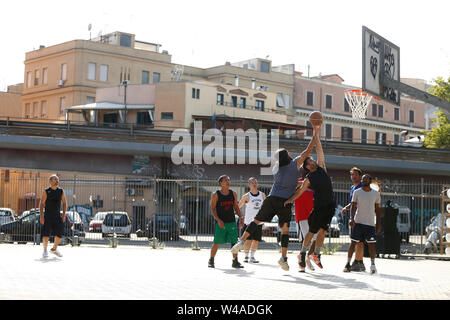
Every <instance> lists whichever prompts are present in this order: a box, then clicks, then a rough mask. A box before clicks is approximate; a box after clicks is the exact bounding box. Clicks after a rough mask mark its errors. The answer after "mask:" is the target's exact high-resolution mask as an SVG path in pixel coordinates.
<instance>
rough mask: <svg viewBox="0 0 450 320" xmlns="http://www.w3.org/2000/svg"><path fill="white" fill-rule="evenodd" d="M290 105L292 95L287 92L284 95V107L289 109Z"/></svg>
mask: <svg viewBox="0 0 450 320" xmlns="http://www.w3.org/2000/svg"><path fill="white" fill-rule="evenodd" d="M290 106H291V96H290V95H288V94H285V95H284V107H285V108H286V109H289V108H290Z"/></svg>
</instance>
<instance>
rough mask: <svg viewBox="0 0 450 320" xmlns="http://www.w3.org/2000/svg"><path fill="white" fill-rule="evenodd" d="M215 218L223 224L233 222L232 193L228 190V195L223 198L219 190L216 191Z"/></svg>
mask: <svg viewBox="0 0 450 320" xmlns="http://www.w3.org/2000/svg"><path fill="white" fill-rule="evenodd" d="M217 197H218V200H217V206H216V212H217V216H218V217H219V219H220V220H222V221H223V222H224V223H229V222H235V218H234V193H233V190H231V189H229V190H228V194H227V195H226V196H224V195H223V194H222V193H221V192H220V190H217Z"/></svg>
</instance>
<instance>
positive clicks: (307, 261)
mask: <svg viewBox="0 0 450 320" xmlns="http://www.w3.org/2000/svg"><path fill="white" fill-rule="evenodd" d="M306 266H307V267H308V269H309V270H311V271H314V270H315V269H314V266H313V265H312V263H311V257H310V256H306Z"/></svg>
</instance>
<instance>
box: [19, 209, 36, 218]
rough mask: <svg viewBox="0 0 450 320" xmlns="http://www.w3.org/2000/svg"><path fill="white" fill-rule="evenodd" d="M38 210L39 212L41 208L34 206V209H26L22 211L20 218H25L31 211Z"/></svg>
mask: <svg viewBox="0 0 450 320" xmlns="http://www.w3.org/2000/svg"><path fill="white" fill-rule="evenodd" d="M36 212H37V213H39V208H33V209H30V210H25V211H24V212H22V214H21V215H20V216H19V217H18V218H24V217H26V216H27V215H29V214H30V213H36Z"/></svg>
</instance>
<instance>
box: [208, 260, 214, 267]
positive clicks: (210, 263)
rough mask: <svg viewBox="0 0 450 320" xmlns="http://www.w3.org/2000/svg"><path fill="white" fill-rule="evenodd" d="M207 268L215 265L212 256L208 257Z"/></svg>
mask: <svg viewBox="0 0 450 320" xmlns="http://www.w3.org/2000/svg"><path fill="white" fill-rule="evenodd" d="M208 268H215V266H214V258H209V260H208Z"/></svg>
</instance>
